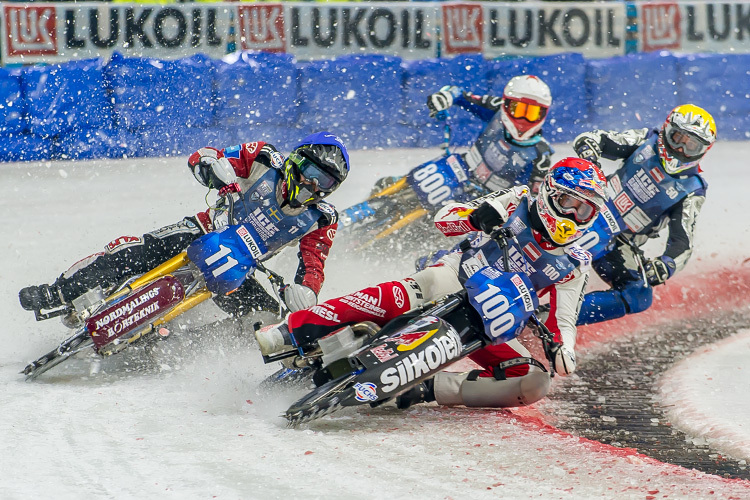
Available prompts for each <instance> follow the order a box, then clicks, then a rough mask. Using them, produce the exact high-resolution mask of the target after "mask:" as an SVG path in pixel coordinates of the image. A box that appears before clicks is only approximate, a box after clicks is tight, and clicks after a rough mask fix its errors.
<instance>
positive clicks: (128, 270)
mask: <svg viewBox="0 0 750 500" xmlns="http://www.w3.org/2000/svg"><path fill="white" fill-rule="evenodd" d="M204 232H205V231H204V227H203V226H201V225H200V224H199V221H198V218H196V217H186V218H185V219H183V220H182V221H180V222H178V223H177V224H172V225H169V226H166V227H163V228H161V229H157V230H155V231H152V232H150V233H146V234H144V235H143V236H142V237H140V238H139V237H136V236H121V237H119V238H117V239H115V240H113V241H112V242H110V243H109V244H107V246H106V247H105V249H104V252H99V253H95V254H93V255H90V256H88V257H86V258H84V259H82V260H80V261H78V262H76V263H75V264H73V266H71V267H70V268H69V269H68V270H67V271H65V272H64V273H63V274H61V275H60V277H59V278H57V280H55V282H54V283H53V284H51V285H46V284H44V285H39V286H30V287H26V288H23V289H22V290H21V291H20V292H19V294H18V298H19V300H20V302H21V306H22V307H23V308H24V309H27V310H30V311H33V310H39V309H51V308H55V307H59V306H61V305H63V304H69V303H70V302H71V301H73V299H75V298H77V297H79V296H81V295H82V294H83V293H85V292H86V291H88V290H91V289H92V288H96V287H97V286H99V285H101V286H102V288H106V287H108V286H111V285H114V284H116V283H117V282H118V281H119V280H121V279H122V278H124V277H125V276H128V275H137V274H142V273H144V272H146V271H149V270H151V269H153V268H154V267H156V266H157V265H159V264H161V263H162V262H164V261H165V260H168V259H170V258H172V257H174V256H175V255H177V254H178V253H180V252H181V251H183V250H184V249H185V248H187V246H188V245H189V244H190V243H191V242H192V241H193V240H195V239H196V238H198V237H199V236H201V235H202V234H204Z"/></svg>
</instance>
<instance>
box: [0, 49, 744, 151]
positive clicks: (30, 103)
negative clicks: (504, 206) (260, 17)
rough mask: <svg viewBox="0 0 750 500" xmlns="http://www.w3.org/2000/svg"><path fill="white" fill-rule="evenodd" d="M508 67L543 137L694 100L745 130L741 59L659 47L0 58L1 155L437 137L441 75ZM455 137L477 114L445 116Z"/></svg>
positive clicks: (495, 74)
mask: <svg viewBox="0 0 750 500" xmlns="http://www.w3.org/2000/svg"><path fill="white" fill-rule="evenodd" d="M518 74H535V75H537V76H540V77H541V78H542V79H543V80H545V82H547V84H548V85H549V86H550V89H551V91H552V96H553V105H552V108H551V110H550V114H549V117H548V119H547V121H546V123H545V126H544V129H543V130H544V134H545V136H546V137H548V138H549V139H550V140H551V141H552V142H567V141H570V140H571V139H573V138H574V137H575V136H576V135H577V134H579V133H580V132H582V131H584V130H589V129H592V128H603V129H626V128H640V127H658V126H660V125H661V123H662V121H663V120H664V118H665V117H666V115H667V113H668V112H669V110H670V109H671V108H673V107H674V106H676V105H677V104H680V103H685V102H692V103H695V104H697V105H699V106H702V107H705V108H706V109H708V110H709V111H710V112H711V113H712V114H713V115H714V117H715V118H716V121H717V126H718V130H719V138H720V139H725V140H748V139H750V91H748V90H747V85H746V82H747V81H749V80H748V75H749V74H750V55H744V54H732V55H721V54H705V55H684V56H677V55H674V54H670V53H666V52H662V53H644V54H634V55H628V56H622V57H616V58H612V59H605V60H586V59H584V58H583V56H582V55H581V54H559V55H553V56H546V57H538V58H528V59H527V58H517V59H506V60H495V61H487V60H484V59H483V58H482V57H481V56H479V55H464V56H459V57H456V58H453V59H439V60H422V61H402V60H401V59H400V58H397V57H391V56H381V55H372V54H369V55H357V56H346V57H341V58H337V59H334V60H325V61H312V62H306V63H300V62H297V61H295V60H294V59H293V58H292V57H291V56H290V55H288V54H267V53H237V54H233V55H231V56H229V57H227V58H225V59H224V60H221V61H219V60H214V59H210V58H208V57H205V56H201V55H197V56H192V57H189V58H184V59H179V60H157V59H148V58H128V57H124V56H122V55H120V54H115V55H114V56H113V57H112V58H111V59H110V60H109V61H106V62H105V61H103V60H101V59H92V60H83V61H72V62H68V63H65V64H60V65H49V66H40V67H25V68H22V69H14V70H10V71H8V70H5V69H1V68H0V137H1V138H2V142H0V161H24V160H39V159H88V158H119V157H138V156H171V155H186V154H189V153H191V152H192V151H194V150H195V149H197V148H199V147H201V146H204V145H214V146H217V147H226V146H230V145H233V144H237V143H240V142H245V141H251V140H265V141H268V142H272V143H273V144H275V145H277V147H279V148H280V149H282V150H289V149H291V148H292V147H293V146H294V145H295V144H296V142H297V141H298V140H299V139H300V138H302V137H303V136H305V135H307V134H308V133H311V132H313V131H316V130H323V129H325V130H330V131H332V132H334V133H336V134H338V135H340V136H341V137H342V139H344V141H345V142H347V143H348V145H349V146H350V147H351V148H352V149H363V148H374V147H384V148H387V147H428V146H438V145H440V144H442V142H443V140H444V126H443V124H442V123H437V122H436V121H435V120H433V119H431V118H430V117H429V114H428V111H427V108H426V106H425V102H426V98H427V95H429V94H430V93H431V92H434V91H436V90H438V89H439V88H440V87H442V86H443V85H448V84H452V85H458V86H460V87H462V88H464V89H466V90H469V91H471V92H474V93H477V94H484V93H492V94H496V95H500V94H501V93H502V89H503V87H504V85H505V83H506V82H507V81H508V79H510V78H511V77H513V76H515V75H518ZM450 125H451V131H452V136H451V137H452V143H453V144H454V145H457V144H460V145H466V144H469V143H471V142H472V141H473V139H474V138H475V137H476V135H477V134H478V133H479V131H480V130H481V128H482V124H481V123H480V122H479V121H478V120H477V119H476V118H475V117H474V116H473V115H471V114H470V113H468V112H465V111H463V110H458V109H457V110H455V111H453V112H452V115H451V120H450Z"/></svg>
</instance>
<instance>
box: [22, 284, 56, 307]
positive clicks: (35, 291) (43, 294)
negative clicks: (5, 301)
mask: <svg viewBox="0 0 750 500" xmlns="http://www.w3.org/2000/svg"><path fill="white" fill-rule="evenodd" d="M18 300H19V301H20V302H21V307H23V308H24V309H26V310H27V311H39V310H42V309H55V308H57V307H60V306H62V305H64V304H65V301H64V299H63V296H62V293H61V291H60V289H59V288H58V287H57V286H55V285H39V286H28V287H26V288H22V289H21V291H20V292H18Z"/></svg>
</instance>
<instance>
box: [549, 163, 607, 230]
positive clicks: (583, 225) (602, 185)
mask: <svg viewBox="0 0 750 500" xmlns="http://www.w3.org/2000/svg"><path fill="white" fill-rule="evenodd" d="M606 188H607V179H606V177H604V173H603V172H602V171H601V169H600V168H599V167H597V166H596V165H594V164H593V163H591V162H590V161H588V160H583V159H581V158H564V159H562V160H560V161H558V162H557V163H555V164H554V165H553V166H552V167H551V168H550V169H549V172H547V175H546V176H545V178H544V182H542V186H541V188H540V189H539V197H538V198H537V212H538V213H539V217H540V219H541V220H542V225H543V226H544V229H545V230H546V232H547V235H548V236H549V238H550V239H551V240H552V242H554V243H555V244H557V245H567V244H569V243H572V242H574V241H575V240H577V239H578V238H580V237H581V236H583V233H584V232H585V231H586V230H587V229H588V228H589V227H591V225H592V224H593V223H594V220H595V219H596V217H597V216H598V215H599V212H600V211H601V209H602V207H603V206H604V203H605V202H606V200H607V191H606Z"/></svg>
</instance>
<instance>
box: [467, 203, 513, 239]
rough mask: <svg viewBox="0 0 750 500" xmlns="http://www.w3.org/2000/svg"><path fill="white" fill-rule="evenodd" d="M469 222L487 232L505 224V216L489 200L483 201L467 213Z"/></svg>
mask: <svg viewBox="0 0 750 500" xmlns="http://www.w3.org/2000/svg"><path fill="white" fill-rule="evenodd" d="M469 224H471V225H472V226H474V227H475V228H477V229H480V230H482V231H484V232H485V233H487V234H490V233H492V231H493V230H495V229H496V228H498V227H501V226H502V225H503V224H505V218H504V217H503V215H501V214H500V212H498V211H497V209H496V208H495V207H493V206H492V205H491V204H490V203H489V202H487V201H485V202H484V203H482V204H481V205H479V207H477V208H476V209H475V210H474V211H473V212H471V214H469Z"/></svg>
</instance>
